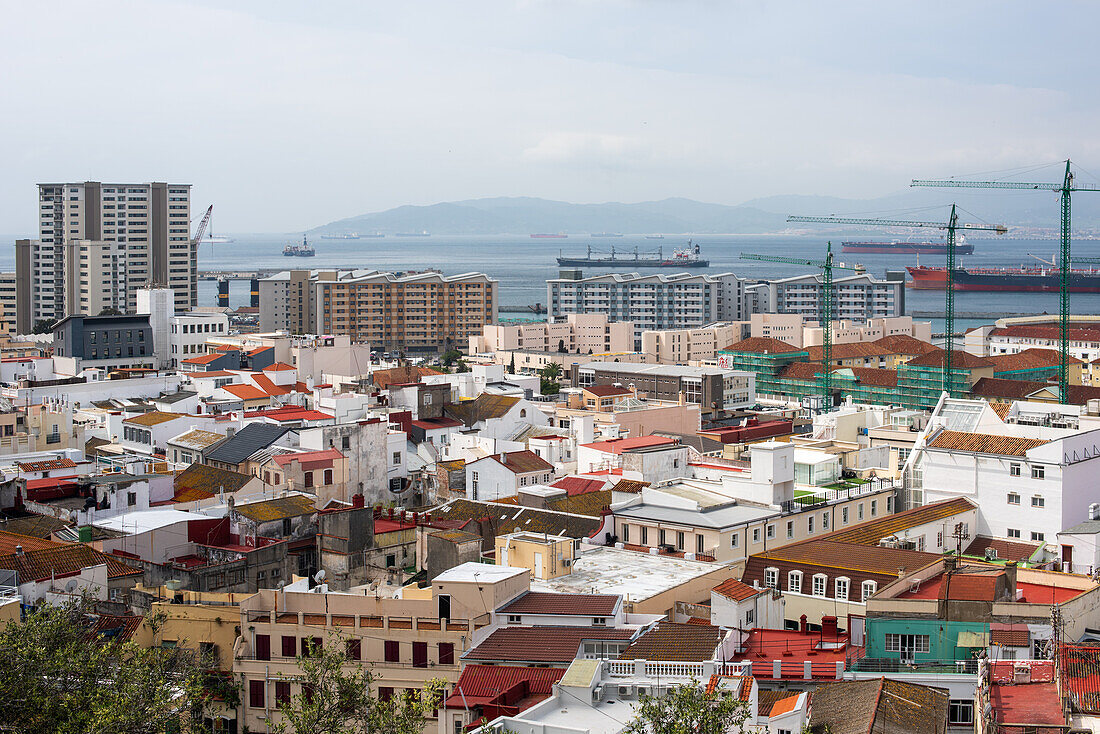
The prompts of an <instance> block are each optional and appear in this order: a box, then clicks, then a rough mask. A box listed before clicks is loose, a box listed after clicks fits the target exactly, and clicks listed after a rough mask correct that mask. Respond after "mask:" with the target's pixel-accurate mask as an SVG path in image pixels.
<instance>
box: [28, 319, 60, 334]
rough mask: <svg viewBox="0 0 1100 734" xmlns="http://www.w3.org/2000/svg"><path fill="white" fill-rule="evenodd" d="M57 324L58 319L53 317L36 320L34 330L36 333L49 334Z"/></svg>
mask: <svg viewBox="0 0 1100 734" xmlns="http://www.w3.org/2000/svg"><path fill="white" fill-rule="evenodd" d="M55 326H57V321H55V320H53V319H38V321H35V322H34V328H33V329H32V331H33V333H35V334H49V333H50V332H51V331H53V327H55Z"/></svg>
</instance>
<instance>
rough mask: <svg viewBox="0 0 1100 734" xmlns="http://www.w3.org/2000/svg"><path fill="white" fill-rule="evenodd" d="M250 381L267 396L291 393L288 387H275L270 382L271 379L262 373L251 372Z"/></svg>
mask: <svg viewBox="0 0 1100 734" xmlns="http://www.w3.org/2000/svg"><path fill="white" fill-rule="evenodd" d="M251 378H252V381H253V382H255V383H256V385H257V387H259V388H260V389H261V390H263V391H264V392H266V393H267V394H268V395H287V394H289V393H290V392H291V389H290V388H289V387H284V386H283V385H276V384H275V383H274V382H272V381H271V378H270V377H268V376H267V375H265V374H264V373H262V372H253V373H252V375H251Z"/></svg>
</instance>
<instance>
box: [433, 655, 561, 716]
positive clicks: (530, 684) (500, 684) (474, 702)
mask: <svg viewBox="0 0 1100 734" xmlns="http://www.w3.org/2000/svg"><path fill="white" fill-rule="evenodd" d="M565 671H566V669H565V668H532V667H528V666H518V665H477V664H474V665H467V666H466V667H464V668H463V669H462V674H461V675H459V676H458V681H457V682H456V683H455V684H454V693H452V694H451V695H450V696H449V697H448V698H447V700H446V702H445V703H444V704H443V705H444V707H445V708H468V707H470V706H484V705H486V704H494V703H496V704H504V705H514V706H516V707H517V708H518V710H519V711H523V710H524V709H526V708H529V707H530V706H532V705H534V704H535V703H537V702H538V701H539V700H542V699H544V698H546V697H548V696H550V694H551V693H553V692H554V684H555V683H557V682H558V681H559V680H561V677H562V676H563V675H565ZM517 691H518V692H522V694H525V695H522V694H519V695H522V698H520V699H519V700H517V699H516V695H517Z"/></svg>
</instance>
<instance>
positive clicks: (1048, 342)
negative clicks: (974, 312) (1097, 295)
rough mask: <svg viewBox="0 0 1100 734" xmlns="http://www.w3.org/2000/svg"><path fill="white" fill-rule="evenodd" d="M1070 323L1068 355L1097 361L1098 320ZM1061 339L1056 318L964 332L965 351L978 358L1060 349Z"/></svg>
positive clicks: (999, 322)
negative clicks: (1026, 351)
mask: <svg viewBox="0 0 1100 734" xmlns="http://www.w3.org/2000/svg"><path fill="white" fill-rule="evenodd" d="M1069 320H1070V323H1069V329H1068V332H1067V336H1068V338H1069V350H1068V352H1067V354H1069V355H1070V356H1071V357H1074V358H1077V359H1080V360H1082V361H1083V362H1093V361H1095V360H1097V359H1100V318H1098V317H1096V316H1084V315H1082V316H1074V315H1071V316H1070V317H1069ZM1061 339H1062V332H1061V329H1060V328H1059V325H1058V317H1057V316H1021V317H1016V318H1003V319H997V321H995V322H994V323H992V324H988V325H986V326H979V327H978V328H976V329H971V330H970V331H968V332H967V333H966V339H965V349H966V351H968V352H970V353H971V354H976V355H978V356H979V357H992V356H995V355H998V354H1018V353H1019V352H1023V351H1025V350H1028V349H1035V348H1039V349H1060V348H1061ZM1086 384H1088V383H1086Z"/></svg>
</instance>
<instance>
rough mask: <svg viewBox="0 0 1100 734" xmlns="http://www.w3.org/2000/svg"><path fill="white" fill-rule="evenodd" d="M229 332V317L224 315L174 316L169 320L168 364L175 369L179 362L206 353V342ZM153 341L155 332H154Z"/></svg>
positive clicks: (199, 312) (211, 313) (184, 314)
mask: <svg viewBox="0 0 1100 734" xmlns="http://www.w3.org/2000/svg"><path fill="white" fill-rule="evenodd" d="M228 332H229V317H228V316H226V315H225V314H224V313H218V312H208V311H191V312H188V313H181V314H176V315H175V316H173V317H172V319H171V332H170V334H169V335H168V343H169V353H168V355H167V356H168V363H169V364H170V365H171V366H172V367H175V366H176V365H178V364H179V362H180V360H183V359H187V358H188V357H194V356H196V355H199V354H205V353H206V351H207V350H206V340H207V339H209V338H210V337H212V336H224V335H225V334H226V333H228ZM153 336H154V339H155V337H156V332H155V331H154V334H153Z"/></svg>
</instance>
